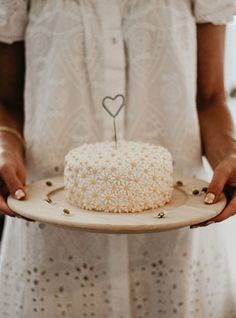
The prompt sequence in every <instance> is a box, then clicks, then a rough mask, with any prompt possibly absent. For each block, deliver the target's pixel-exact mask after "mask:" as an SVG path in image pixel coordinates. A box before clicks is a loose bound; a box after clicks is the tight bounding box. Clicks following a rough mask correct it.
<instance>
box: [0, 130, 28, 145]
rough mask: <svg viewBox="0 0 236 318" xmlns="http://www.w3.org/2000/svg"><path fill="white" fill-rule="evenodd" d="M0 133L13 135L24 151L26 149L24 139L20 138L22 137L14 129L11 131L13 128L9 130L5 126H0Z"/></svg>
mask: <svg viewBox="0 0 236 318" xmlns="http://www.w3.org/2000/svg"><path fill="white" fill-rule="evenodd" d="M1 132H6V133H9V134H12V135H14V136H15V137H16V138H17V139H18V140H19V141H20V143H21V145H22V146H23V148H24V149H25V148H26V144H25V140H24V138H23V137H22V135H21V134H20V133H19V132H18V131H17V130H16V129H13V128H10V127H7V126H0V133H1Z"/></svg>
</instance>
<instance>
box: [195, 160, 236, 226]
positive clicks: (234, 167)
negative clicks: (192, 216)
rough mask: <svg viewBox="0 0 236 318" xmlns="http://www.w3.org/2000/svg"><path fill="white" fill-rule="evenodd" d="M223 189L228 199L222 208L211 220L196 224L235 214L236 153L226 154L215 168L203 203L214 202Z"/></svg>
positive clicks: (217, 220) (226, 217) (222, 219)
mask: <svg viewBox="0 0 236 318" xmlns="http://www.w3.org/2000/svg"><path fill="white" fill-rule="evenodd" d="M234 187H235V188H234ZM224 191H225V194H226V196H227V201H228V203H227V205H226V207H225V208H224V210H223V211H222V212H221V213H220V214H219V215H217V216H216V217H214V218H212V219H211V220H209V221H207V222H203V223H200V224H198V225H197V226H206V225H210V224H212V223H215V222H221V221H224V220H226V219H228V218H229V217H231V216H233V215H235V214H236V154H233V155H230V156H228V157H227V158H225V159H224V160H223V161H222V162H221V163H220V164H219V165H218V166H217V167H216V168H215V171H214V175H213V178H212V180H211V183H210V184H209V187H208V190H207V194H206V197H205V203H206V204H214V203H216V202H217V201H218V200H219V198H220V195H221V194H222V192H224ZM193 227H196V226H193Z"/></svg>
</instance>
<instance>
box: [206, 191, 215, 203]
mask: <svg viewBox="0 0 236 318" xmlns="http://www.w3.org/2000/svg"><path fill="white" fill-rule="evenodd" d="M215 197H216V196H215V195H214V193H210V192H209V193H207V195H206V197H205V199H204V202H205V203H206V204H212V203H213V202H214V200H215Z"/></svg>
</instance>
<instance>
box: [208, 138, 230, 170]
mask: <svg viewBox="0 0 236 318" xmlns="http://www.w3.org/2000/svg"><path fill="white" fill-rule="evenodd" d="M205 155H206V158H207V159H208V161H209V163H210V165H211V167H212V168H213V169H215V168H216V167H217V166H218V165H219V164H220V163H221V162H222V161H224V160H225V159H229V158H232V159H236V144H235V143H229V144H228V145H227V143H224V144H223V145H220V144H219V145H218V146H217V147H216V146H215V147H214V146H213V145H212V146H210V147H209V150H207V149H206V153H205Z"/></svg>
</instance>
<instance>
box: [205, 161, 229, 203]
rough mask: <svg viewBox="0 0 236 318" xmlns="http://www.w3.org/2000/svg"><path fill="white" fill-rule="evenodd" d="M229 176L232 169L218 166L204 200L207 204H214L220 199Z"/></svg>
mask: <svg viewBox="0 0 236 318" xmlns="http://www.w3.org/2000/svg"><path fill="white" fill-rule="evenodd" d="M229 176H230V170H229V169H228V168H225V167H221V166H219V167H218V168H216V170H215V172H214V175H213V178H212V180H211V182H210V184H209V186H208V189H207V193H206V196H205V199H204V202H205V203H206V204H213V203H215V202H217V201H218V200H219V197H220V195H221V193H222V192H223V190H224V186H225V185H226V183H227V181H228V179H229Z"/></svg>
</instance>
